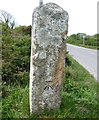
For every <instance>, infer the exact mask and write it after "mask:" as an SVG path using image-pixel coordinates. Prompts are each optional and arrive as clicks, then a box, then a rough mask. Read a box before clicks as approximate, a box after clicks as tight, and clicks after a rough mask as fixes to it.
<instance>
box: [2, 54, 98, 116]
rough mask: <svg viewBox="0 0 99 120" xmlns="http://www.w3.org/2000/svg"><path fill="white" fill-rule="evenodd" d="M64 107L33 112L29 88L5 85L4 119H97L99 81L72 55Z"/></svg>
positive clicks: (65, 87) (63, 92)
mask: <svg viewBox="0 0 99 120" xmlns="http://www.w3.org/2000/svg"><path fill="white" fill-rule="evenodd" d="M65 74H66V77H65V78H64V81H63V89H62V94H61V98H62V102H61V106H60V109H58V110H51V111H47V110H45V112H43V113H41V114H39V115H30V114H29V87H28V86H26V87H25V88H22V87H19V86H10V85H8V86H7V85H6V84H4V85H3V86H2V87H3V91H2V95H3V96H2V118H97V117H98V116H97V115H98V111H99V110H98V108H99V107H98V106H99V101H98V100H99V98H98V95H97V88H99V84H98V83H97V82H96V80H95V79H94V78H93V77H92V76H91V75H90V74H89V73H88V72H87V71H86V70H85V69H84V68H83V67H82V66H81V65H79V64H78V63H77V62H76V61H75V60H74V59H73V58H72V57H71V56H69V57H68V59H67V65H66V68H65Z"/></svg>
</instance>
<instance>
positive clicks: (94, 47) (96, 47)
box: [68, 43, 99, 50]
mask: <svg viewBox="0 0 99 120" xmlns="http://www.w3.org/2000/svg"><path fill="white" fill-rule="evenodd" d="M68 44H72V43H68ZM72 45H76V46H80V47H85V48H89V49H95V50H99V48H98V46H91V45H82V44H72Z"/></svg>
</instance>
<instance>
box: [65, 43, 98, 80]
mask: <svg viewBox="0 0 99 120" xmlns="http://www.w3.org/2000/svg"><path fill="white" fill-rule="evenodd" d="M67 51H69V54H70V55H71V56H72V57H73V58H74V59H75V60H77V61H78V62H79V63H80V64H81V65H82V66H83V67H84V68H85V69H86V70H87V71H89V73H90V74H92V75H93V76H94V78H95V79H96V80H97V81H99V78H98V76H97V74H98V73H97V72H99V71H98V70H97V68H98V67H99V65H98V62H97V60H98V59H97V58H99V50H98V51H97V50H93V49H88V48H83V47H79V46H75V45H71V44H67ZM97 53H98V54H97ZM97 66H98V67H97Z"/></svg>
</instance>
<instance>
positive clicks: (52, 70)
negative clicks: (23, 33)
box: [30, 3, 68, 113]
mask: <svg viewBox="0 0 99 120" xmlns="http://www.w3.org/2000/svg"><path fill="white" fill-rule="evenodd" d="M32 21H33V23H32V41H31V65H30V66H31V67H30V112H31V113H38V112H41V111H42V110H44V109H55V108H59V107H60V103H61V98H60V91H61V87H62V80H63V77H64V66H65V52H66V47H65V39H66V36H67V31H68V13H67V12H66V11H65V10H63V9H62V8H61V7H59V6H58V5H56V4H54V3H48V4H45V5H42V7H41V6H40V7H37V8H36V9H35V10H34V13H33V20H32Z"/></svg>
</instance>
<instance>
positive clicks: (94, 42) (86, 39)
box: [67, 33, 99, 49]
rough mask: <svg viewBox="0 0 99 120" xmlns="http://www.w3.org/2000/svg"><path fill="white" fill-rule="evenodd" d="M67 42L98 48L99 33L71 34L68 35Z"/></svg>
mask: <svg viewBox="0 0 99 120" xmlns="http://www.w3.org/2000/svg"><path fill="white" fill-rule="evenodd" d="M67 43H70V44H74V45H81V46H89V47H90V46H93V47H95V48H97V49H99V34H95V35H92V36H89V35H86V34H85V33H78V34H72V35H70V36H68V38H67Z"/></svg>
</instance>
